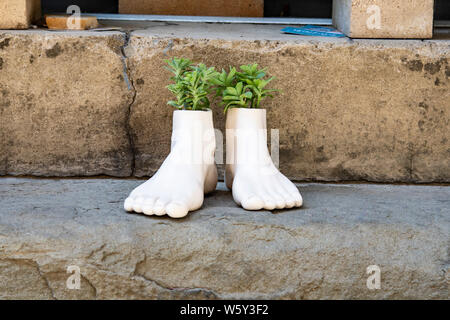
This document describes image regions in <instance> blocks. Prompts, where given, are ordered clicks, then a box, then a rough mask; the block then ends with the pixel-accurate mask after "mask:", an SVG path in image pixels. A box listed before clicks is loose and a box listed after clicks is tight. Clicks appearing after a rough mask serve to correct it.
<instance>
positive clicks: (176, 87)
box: [165, 58, 219, 110]
mask: <svg viewBox="0 0 450 320" xmlns="http://www.w3.org/2000/svg"><path fill="white" fill-rule="evenodd" d="M165 61H166V63H167V64H168V66H167V67H166V68H167V69H168V70H170V71H171V72H172V73H173V74H174V76H173V77H171V79H172V80H173V81H174V83H172V84H169V85H168V86H167V89H169V91H170V92H172V93H173V94H174V96H175V97H176V100H171V101H169V102H168V104H169V105H171V106H173V107H175V108H178V109H180V110H181V109H183V110H209V107H210V104H211V103H210V101H209V97H208V96H209V94H210V93H211V90H212V87H213V86H214V81H215V79H216V78H217V77H218V74H219V73H218V72H217V71H215V69H214V67H211V68H208V67H206V66H205V65H204V64H203V63H200V64H197V65H193V64H192V61H190V60H188V59H184V58H172V59H171V60H165Z"/></svg>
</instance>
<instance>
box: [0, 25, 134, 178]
mask: <svg viewBox="0 0 450 320" xmlns="http://www.w3.org/2000/svg"><path fill="white" fill-rule="evenodd" d="M124 42H125V37H124V35H123V34H122V33H119V32H102V33H93V32H90V31H86V32H77V31H68V32H64V33H56V32H50V31H38V30H29V31H4V32H0V115H1V116H0V137H1V138H2V141H1V142H0V148H1V149H0V172H1V173H2V174H10V175H36V176H75V175H82V176H86V175H88V176H89V175H102V174H106V175H113V176H129V175H130V174H131V172H132V160H133V154H132V151H131V147H130V139H129V136H128V130H127V128H128V113H129V105H130V104H131V101H132V98H133V95H134V91H133V90H132V87H131V86H130V84H129V83H127V81H128V80H127V77H128V76H127V74H126V72H125V68H124V57H123V56H122V51H121V48H122V46H123V45H124Z"/></svg>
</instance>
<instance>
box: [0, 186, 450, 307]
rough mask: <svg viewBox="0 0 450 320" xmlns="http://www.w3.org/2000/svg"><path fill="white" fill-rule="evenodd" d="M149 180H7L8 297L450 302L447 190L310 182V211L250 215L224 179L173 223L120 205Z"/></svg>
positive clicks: (4, 277)
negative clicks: (371, 279) (375, 270)
mask: <svg viewBox="0 0 450 320" xmlns="http://www.w3.org/2000/svg"><path fill="white" fill-rule="evenodd" d="M141 182H142V181H135V180H113V179H89V180H82V179H75V180H71V179H63V180H38V179H16V178H2V179H0V299H12V298H28V299H32V298H33V299H35V298H56V299H66V298H68V299H72V298H74V299H75V298H86V299H118V298H120V299H155V298H166V299H178V298H189V299H190V298H201V299H202V298H205V299H215V298H249V299H253V298H273V299H319V298H320V299H327V298H330V299H343V298H350V299H381V298H389V299H400V298H406V299H415V298H420V299H437V298H440V299H448V298H449V295H448V293H449V291H448V284H449V282H448V281H449V280H450V279H449V252H450V250H449V238H450V217H449V214H448V210H449V206H450V202H449V199H450V188H449V187H439V186H387V185H361V184H359V185H326V184H303V185H299V188H300V191H301V192H302V194H303V196H304V199H305V205H304V208H303V209H300V210H287V211H275V212H268V211H261V212H247V211H244V210H242V209H240V208H238V207H237V206H236V205H235V204H234V202H233V200H232V197H231V194H230V193H229V192H225V191H224V189H222V188H223V187H222V186H221V188H219V190H217V191H216V192H215V193H213V194H212V195H210V196H208V197H207V198H206V200H205V204H204V207H203V209H201V210H200V211H197V212H194V213H192V214H190V215H189V216H188V217H187V218H185V219H182V220H171V219H169V218H155V217H147V216H144V215H137V214H127V213H125V212H124V211H123V209H122V201H123V200H124V197H125V196H126V195H127V194H128V192H129V191H130V190H132V189H133V188H134V187H135V186H137V185H138V184H139V183H141ZM71 265H76V266H79V267H80V271H81V275H82V278H81V289H80V290H69V289H67V288H66V280H67V278H68V277H69V274H67V272H66V270H67V267H68V266H71ZM369 265H378V266H379V267H380V268H381V289H380V290H368V289H367V287H366V280H367V277H368V275H367V274H366V268H367V267H368V266H369Z"/></svg>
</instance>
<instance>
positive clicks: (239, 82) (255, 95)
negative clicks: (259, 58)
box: [213, 63, 278, 113]
mask: <svg viewBox="0 0 450 320" xmlns="http://www.w3.org/2000/svg"><path fill="white" fill-rule="evenodd" d="M273 79H274V77H271V78H268V79H267V78H266V69H265V68H264V69H259V67H258V64H256V63H254V64H249V65H243V66H241V67H240V71H237V70H236V68H234V67H233V68H231V67H230V71H229V72H228V73H227V72H226V71H225V70H222V73H220V74H217V76H216V78H214V79H213V83H214V84H215V85H216V86H217V89H216V96H218V97H220V98H221V99H222V101H221V104H223V105H224V112H225V113H226V112H227V111H228V109H230V108H260V107H261V101H262V100H263V99H265V98H267V97H270V98H273V96H272V94H271V93H273V92H276V91H278V90H275V89H266V86H267V85H268V84H269V83H270V82H271V81H272V80H273Z"/></svg>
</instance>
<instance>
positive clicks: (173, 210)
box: [166, 202, 189, 218]
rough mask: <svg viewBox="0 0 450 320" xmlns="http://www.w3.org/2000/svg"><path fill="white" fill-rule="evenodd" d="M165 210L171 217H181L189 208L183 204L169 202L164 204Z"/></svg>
mask: <svg viewBox="0 0 450 320" xmlns="http://www.w3.org/2000/svg"><path fill="white" fill-rule="evenodd" d="M166 212H167V214H168V215H169V217H171V218H183V217H185V216H186V215H187V214H188V212H189V209H188V207H187V206H186V205H184V204H180V203H176V202H171V203H169V204H168V205H167V206H166Z"/></svg>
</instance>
